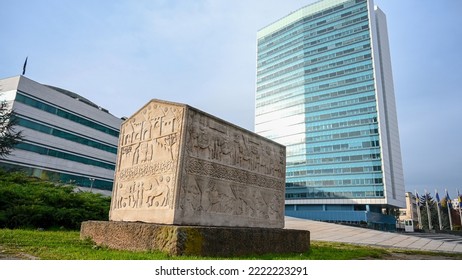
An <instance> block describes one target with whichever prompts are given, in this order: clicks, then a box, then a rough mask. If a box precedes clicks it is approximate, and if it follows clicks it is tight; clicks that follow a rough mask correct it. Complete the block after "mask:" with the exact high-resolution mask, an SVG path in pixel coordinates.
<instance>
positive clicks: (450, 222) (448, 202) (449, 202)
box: [445, 189, 453, 231]
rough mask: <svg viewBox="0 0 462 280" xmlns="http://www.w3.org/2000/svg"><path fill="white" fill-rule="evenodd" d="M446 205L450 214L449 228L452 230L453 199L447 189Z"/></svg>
mask: <svg viewBox="0 0 462 280" xmlns="http://www.w3.org/2000/svg"><path fill="white" fill-rule="evenodd" d="M445 191H446V207H448V216H449V228H450V229H451V231H452V230H453V227H452V217H451V199H450V198H449V194H448V190H447V189H446V190H445Z"/></svg>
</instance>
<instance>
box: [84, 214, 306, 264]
mask: <svg viewBox="0 0 462 280" xmlns="http://www.w3.org/2000/svg"><path fill="white" fill-rule="evenodd" d="M80 236H81V238H82V239H84V238H91V239H92V240H93V241H94V242H95V243H96V244H99V245H105V246H108V247H109V248H113V249H119V250H131V251H154V250H156V251H163V252H165V253H168V254H170V255H195V256H211V257H218V256H219V257H229V256H244V255H255V254H266V253H306V252H308V250H309V246H310V232H309V231H303V230H287V229H275V228H242V227H239V228H233V227H203V226H175V225H160V224H146V223H140V222H113V221H87V222H83V223H82V226H81V230H80Z"/></svg>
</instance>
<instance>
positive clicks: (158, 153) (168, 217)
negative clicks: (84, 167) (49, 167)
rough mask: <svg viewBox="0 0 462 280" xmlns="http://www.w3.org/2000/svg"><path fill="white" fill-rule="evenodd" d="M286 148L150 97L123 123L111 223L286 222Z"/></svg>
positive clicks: (271, 224)
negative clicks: (148, 100) (149, 99)
mask: <svg viewBox="0 0 462 280" xmlns="http://www.w3.org/2000/svg"><path fill="white" fill-rule="evenodd" d="M284 191H285V147H284V146H282V145H279V144H277V143H275V142H272V141H270V140H268V139H266V138H263V137H261V136H259V135H257V134H255V133H252V132H250V131H247V130H244V129H242V128H239V127H237V126H235V125H233V124H230V123H228V122H225V121H223V120H221V119H218V118H216V117H213V116H211V115H209V114H207V113H204V112H202V111H200V110H197V109H195V108H192V107H190V106H188V105H184V104H178V103H171V102H165V101H160V100H151V101H150V102H149V103H148V104H146V105H145V106H144V107H143V108H141V109H140V110H139V111H138V112H136V113H135V114H134V115H133V116H132V117H130V118H129V119H127V120H126V121H125V122H124V123H123V124H122V126H121V132H120V138H119V151H118V161H117V168H116V172H115V180H114V188H113V194H112V203H111V210H110V220H111V221H132V222H135V221H140V222H147V223H159V224H175V225H200V226H226V227H258V228H283V227H284Z"/></svg>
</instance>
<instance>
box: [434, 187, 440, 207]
mask: <svg viewBox="0 0 462 280" xmlns="http://www.w3.org/2000/svg"><path fill="white" fill-rule="evenodd" d="M435 199H436V203H437V204H438V206H440V205H441V202H440V196H439V195H438V191H437V190H435Z"/></svg>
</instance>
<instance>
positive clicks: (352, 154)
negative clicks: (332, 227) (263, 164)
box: [255, 0, 405, 229]
mask: <svg viewBox="0 0 462 280" xmlns="http://www.w3.org/2000/svg"><path fill="white" fill-rule="evenodd" d="M257 37H258V40H257V44H258V46H257V85H256V87H257V88H256V110H255V114H256V117H255V131H256V132H257V133H258V134H260V135H262V136H265V137H267V138H270V139H272V140H275V141H276V142H279V143H281V144H283V145H286V147H287V168H286V215H290V216H296V217H301V218H308V219H314V220H322V221H332V222H344V223H367V224H368V225H369V226H370V227H375V228H384V229H388V228H390V229H391V228H394V227H395V222H396V219H395V217H394V216H393V215H391V213H392V212H393V211H394V210H397V209H398V208H402V207H404V205H405V190H404V178H403V170H402V162H401V151H400V142H399V133H398V121H397V113H396V106H395V97H394V89H393V78H392V68H391V59H390V51H389V46H388V34H387V27H386V17H385V14H384V13H383V12H382V11H381V10H380V9H379V8H377V7H374V4H373V1H372V0H324V1H319V2H315V3H313V4H310V5H307V6H305V7H303V8H301V9H299V10H297V11H294V12H292V13H291V14H289V15H287V16H286V17H284V18H282V19H280V20H278V21H276V22H274V23H272V24H270V25H268V26H266V27H264V28H263V29H261V30H259V31H258V34H257Z"/></svg>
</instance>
